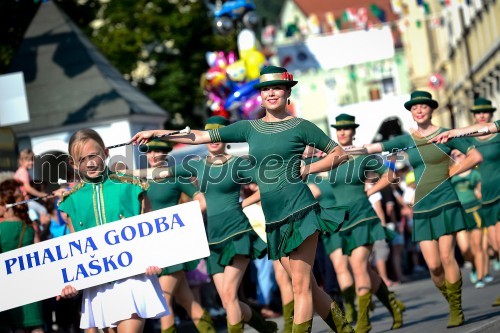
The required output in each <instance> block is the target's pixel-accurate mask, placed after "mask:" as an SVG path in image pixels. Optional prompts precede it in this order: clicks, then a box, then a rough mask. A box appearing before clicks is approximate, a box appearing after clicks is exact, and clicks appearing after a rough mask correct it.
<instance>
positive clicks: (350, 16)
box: [342, 7, 368, 29]
mask: <svg viewBox="0 0 500 333" xmlns="http://www.w3.org/2000/svg"><path fill="white" fill-rule="evenodd" d="M342 19H343V21H344V22H352V23H354V25H355V27H356V28H358V29H364V28H365V27H366V23H367V22H368V12H367V10H366V8H363V7H362V8H357V9H356V8H346V10H345V11H344V14H343V15H342Z"/></svg>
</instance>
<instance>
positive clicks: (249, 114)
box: [241, 93, 262, 119]
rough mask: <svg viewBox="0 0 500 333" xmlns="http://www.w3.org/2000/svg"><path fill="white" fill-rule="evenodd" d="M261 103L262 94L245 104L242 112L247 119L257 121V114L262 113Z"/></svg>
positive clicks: (254, 96)
mask: <svg viewBox="0 0 500 333" xmlns="http://www.w3.org/2000/svg"><path fill="white" fill-rule="evenodd" d="M261 103H262V97H260V93H257V94H255V95H253V96H252V97H250V98H249V99H247V100H246V101H245V103H243V105H242V106H241V112H242V113H243V115H244V116H245V117H246V119H255V115H256V113H257V112H259V111H260V105H261Z"/></svg>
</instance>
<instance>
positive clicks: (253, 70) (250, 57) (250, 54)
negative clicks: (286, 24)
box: [243, 50, 266, 80]
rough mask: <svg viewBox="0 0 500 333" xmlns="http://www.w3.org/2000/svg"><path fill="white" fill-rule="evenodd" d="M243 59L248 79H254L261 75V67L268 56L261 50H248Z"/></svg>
mask: <svg viewBox="0 0 500 333" xmlns="http://www.w3.org/2000/svg"><path fill="white" fill-rule="evenodd" d="M243 61H245V67H246V69H247V80H254V79H256V78H258V77H259V76H260V69H261V68H262V66H264V64H265V63H266V57H265V56H264V55H263V54H262V52H260V51H257V50H247V51H246V52H245V57H244V58H243Z"/></svg>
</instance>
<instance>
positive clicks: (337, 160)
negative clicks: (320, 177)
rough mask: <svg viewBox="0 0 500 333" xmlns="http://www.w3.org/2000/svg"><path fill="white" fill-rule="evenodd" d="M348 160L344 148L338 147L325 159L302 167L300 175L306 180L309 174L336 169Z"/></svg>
mask: <svg viewBox="0 0 500 333" xmlns="http://www.w3.org/2000/svg"><path fill="white" fill-rule="evenodd" d="M348 158H349V157H348V155H347V154H346V152H345V151H344V149H342V147H340V146H337V147H335V149H333V150H332V151H331V152H330V154H328V155H326V156H325V157H324V158H322V159H320V160H318V161H316V162H314V163H311V164H308V165H304V166H302V167H301V168H300V174H301V175H302V178H303V179H305V177H306V176H307V175H309V174H312V173H318V172H323V171H329V170H332V169H335V168H336V167H338V166H339V165H340V164H341V163H343V162H345V161H347V160H348Z"/></svg>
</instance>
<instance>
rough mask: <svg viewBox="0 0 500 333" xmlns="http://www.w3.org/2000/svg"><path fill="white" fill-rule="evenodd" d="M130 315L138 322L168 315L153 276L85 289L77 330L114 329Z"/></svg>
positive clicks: (143, 276)
mask: <svg viewBox="0 0 500 333" xmlns="http://www.w3.org/2000/svg"><path fill="white" fill-rule="evenodd" d="M134 313H135V314H137V315H138V316H139V317H140V318H160V317H163V316H166V315H168V314H169V311H168V306H167V302H166V301H165V298H164V297H163V292H162V290H161V287H160V283H159V282H158V277H157V276H155V275H152V276H147V275H145V274H141V275H137V276H133V277H130V278H126V279H123V280H118V281H114V282H110V283H105V284H102V285H99V286H95V287H91V288H88V289H85V290H84V291H83V300H82V317H81V320H80V328H82V329H85V328H91V327H97V328H105V327H116V325H117V324H118V322H120V321H122V320H125V319H130V318H131V317H132V315H133V314H134Z"/></svg>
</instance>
